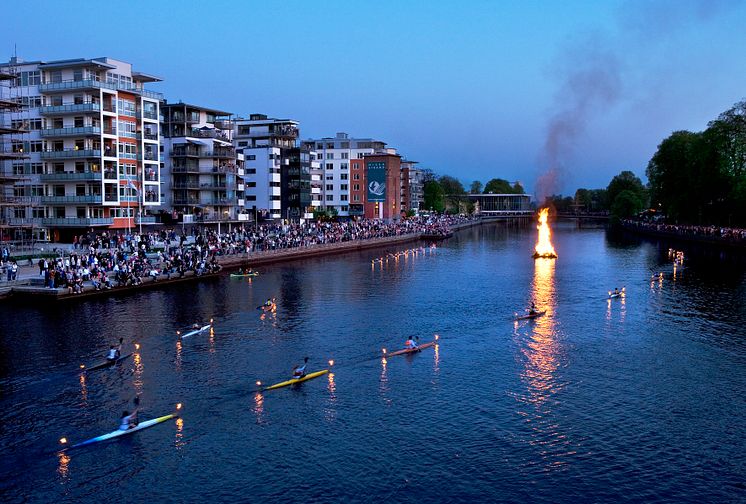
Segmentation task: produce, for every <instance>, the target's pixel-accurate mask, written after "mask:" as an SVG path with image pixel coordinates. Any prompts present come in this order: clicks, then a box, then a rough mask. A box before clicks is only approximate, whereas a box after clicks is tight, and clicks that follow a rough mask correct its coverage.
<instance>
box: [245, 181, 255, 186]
mask: <svg viewBox="0 0 746 504" xmlns="http://www.w3.org/2000/svg"><path fill="white" fill-rule="evenodd" d="M246 187H256V182H246Z"/></svg>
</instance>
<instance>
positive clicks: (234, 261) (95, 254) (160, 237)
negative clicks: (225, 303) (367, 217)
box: [0, 216, 480, 300]
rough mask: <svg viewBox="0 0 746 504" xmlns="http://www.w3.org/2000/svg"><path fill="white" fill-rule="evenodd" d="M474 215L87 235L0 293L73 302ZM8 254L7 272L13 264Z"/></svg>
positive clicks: (342, 248) (443, 229) (438, 232)
mask: <svg viewBox="0 0 746 504" xmlns="http://www.w3.org/2000/svg"><path fill="white" fill-rule="evenodd" d="M479 223H480V221H479V220H478V219H475V218H472V217H451V216H440V217H428V218H414V219H407V220H405V221H401V222H397V223H383V222H381V221H377V220H371V221H363V223H341V224H340V223H335V224H331V223H325V224H314V225H307V226H300V225H295V226H294V225H274V226H261V227H260V228H258V229H255V230H243V229H242V230H237V231H232V232H230V233H225V234H221V235H218V234H217V233H214V232H210V231H208V232H206V233H204V234H202V233H200V232H194V233H193V234H192V235H191V236H189V237H187V236H186V235H177V234H176V233H175V232H174V231H173V230H171V231H164V232H161V233H148V234H144V235H142V236H141V235H137V234H133V235H129V236H123V235H112V236H109V235H105V234H102V235H89V236H85V237H81V239H80V241H79V244H76V245H75V246H73V245H62V246H57V247H52V248H53V249H55V250H56V252H57V253H58V254H59V256H58V257H57V258H29V259H28V260H25V261H21V262H20V263H19V264H18V266H17V273H16V275H15V279H14V280H11V281H8V280H7V278H8V277H7V273H6V272H5V271H3V276H2V279H3V281H2V282H0V298H3V297H10V296H11V295H22V296H31V297H34V298H37V299H55V300H56V299H73V298H80V297H90V296H98V295H102V294H106V293H113V292H125V291H133V290H138V289H142V288H147V287H156V286H161V285H164V284H169V283H175V282H182V281H186V280H194V279H197V278H205V277H211V276H214V275H216V274H218V273H219V272H220V271H221V270H222V269H224V268H230V269H233V268H237V267H239V266H248V267H257V266H261V265H264V264H269V263H275V262H282V261H289V260H296V259H305V258H310V257H316V256H320V255H329V254H336V253H344V252H351V251H355V250H362V249H367V248H376V247H382V246H387V245H394V244H400V243H407V242H413V241H419V240H423V239H425V240H427V239H431V240H437V239H442V238H445V237H448V236H450V235H451V234H452V232H453V231H454V230H458V229H461V228H464V227H469V226H473V225H476V224H479ZM11 264H12V258H11V260H9V261H6V264H5V266H4V267H5V269H8V268H10V267H11Z"/></svg>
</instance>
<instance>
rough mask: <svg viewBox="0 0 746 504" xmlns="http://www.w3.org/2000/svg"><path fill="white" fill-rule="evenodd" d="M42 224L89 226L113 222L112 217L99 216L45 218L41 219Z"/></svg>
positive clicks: (106, 224) (107, 224)
mask: <svg viewBox="0 0 746 504" xmlns="http://www.w3.org/2000/svg"><path fill="white" fill-rule="evenodd" d="M41 224H42V225H43V226H54V227H91V226H111V225H112V224H114V219H112V218H110V217H99V218H93V217H91V218H83V219H81V218H65V217H62V218H45V219H41Z"/></svg>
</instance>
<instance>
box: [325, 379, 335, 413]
mask: <svg viewBox="0 0 746 504" xmlns="http://www.w3.org/2000/svg"><path fill="white" fill-rule="evenodd" d="M326 376H327V385H326V389H327V390H328V391H329V402H328V405H327V407H326V408H324V419H325V420H326V421H327V422H332V421H334V420H336V419H337V408H336V402H337V385H336V383H335V382H334V373H331V372H330V373H328V374H327V375H326Z"/></svg>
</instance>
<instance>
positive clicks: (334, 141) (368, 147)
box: [302, 133, 386, 217]
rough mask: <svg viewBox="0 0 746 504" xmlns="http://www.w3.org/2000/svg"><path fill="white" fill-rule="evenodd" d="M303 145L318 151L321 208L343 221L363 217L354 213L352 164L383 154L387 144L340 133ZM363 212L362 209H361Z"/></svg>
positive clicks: (306, 141)
mask: <svg viewBox="0 0 746 504" xmlns="http://www.w3.org/2000/svg"><path fill="white" fill-rule="evenodd" d="M302 145H304V146H307V147H308V148H312V149H313V150H315V151H316V154H317V156H318V160H319V164H320V172H319V177H320V178H321V181H320V182H321V188H320V189H321V190H320V196H321V199H320V206H321V207H322V208H334V209H335V210H336V211H337V214H338V215H339V216H340V217H348V216H355V215H362V213H357V210H353V211H352V212H351V211H350V208H351V205H354V206H356V207H357V206H358V204H359V203H358V204H356V203H355V202H353V201H352V199H351V196H352V192H351V189H350V185H351V183H352V181H351V179H350V163H351V161H352V160H354V159H362V158H363V156H364V155H366V154H373V153H375V152H380V151H382V150H383V149H385V147H386V143H385V142H382V141H380V140H375V139H372V138H350V137H349V135H348V134H347V133H337V135H336V136H335V137H334V138H331V137H324V138H318V139H308V140H304V141H303V142H302ZM360 212H362V208H360Z"/></svg>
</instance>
